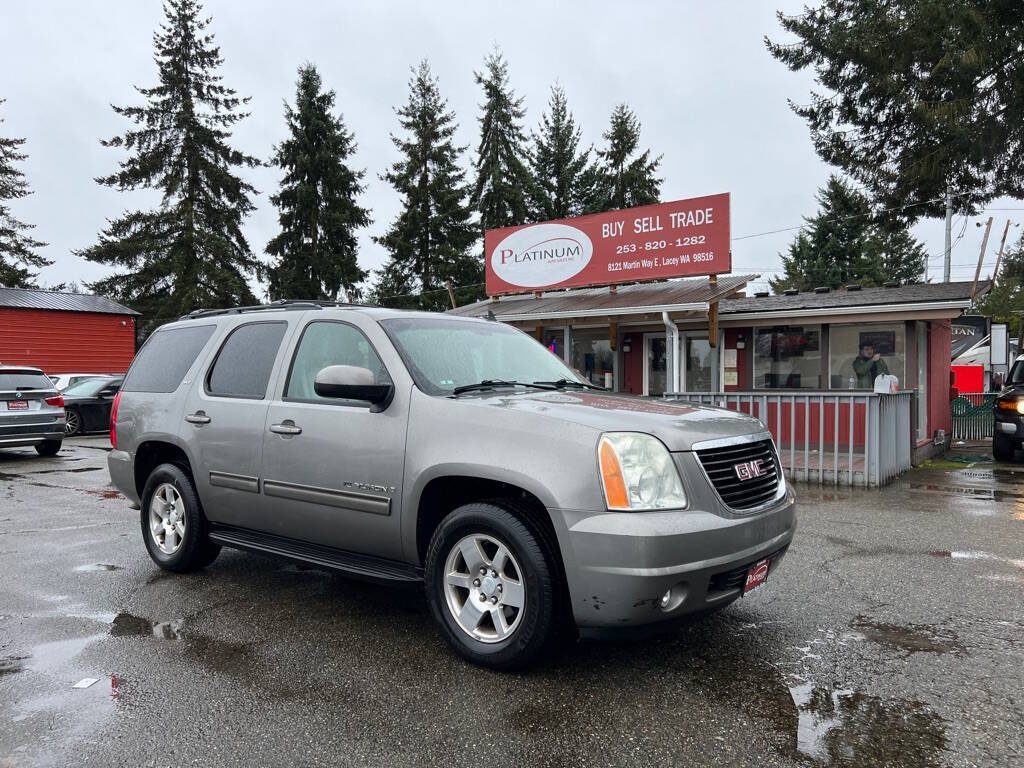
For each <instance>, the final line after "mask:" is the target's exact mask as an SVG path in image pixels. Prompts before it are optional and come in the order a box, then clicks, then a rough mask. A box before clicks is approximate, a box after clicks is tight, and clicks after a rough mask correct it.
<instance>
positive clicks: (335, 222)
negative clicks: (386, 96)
mask: <svg viewBox="0 0 1024 768" xmlns="http://www.w3.org/2000/svg"><path fill="white" fill-rule="evenodd" d="M322 88H323V85H322V82H321V79H320V74H319V73H318V72H317V70H316V67H314V66H313V65H312V64H306V65H305V66H303V67H301V68H300V69H299V80H298V83H297V85H296V93H295V108H294V109H293V108H292V107H291V106H289V105H288V104H285V120H286V122H287V123H288V130H289V136H288V138H287V139H285V141H283V142H281V144H279V145H278V146H276V147H275V148H274V156H273V160H272V162H273V163H274V164H275V165H277V166H278V167H279V168H281V169H282V170H283V171H284V178H283V179H282V181H281V188H280V190H279V191H278V192H277V194H275V195H273V196H271V198H270V199H271V201H272V202H273V203H274V205H276V206H277V209H278V221H279V222H280V225H281V232H280V234H278V235H277V236H276V237H275V238H274V239H273V240H271V241H270V242H269V243H267V248H266V250H267V253H268V254H270V255H271V256H275V257H277V260H276V261H275V262H274V264H273V265H272V266H271V267H270V268H269V269H268V270H267V271H268V276H269V282H270V287H269V293H270V297H271V298H272V299H278V298H312V299H337V298H339V294H340V295H341V296H342V297H343V298H346V299H355V298H357V297H358V296H359V287H358V286H359V283H361V282H362V281H363V280H364V279H365V278H366V271H365V270H363V269H360V268H359V263H358V261H357V259H356V256H357V251H358V242H357V240H356V234H355V232H356V230H357V229H359V228H360V227H365V226H368V225H369V224H370V213H369V211H368V210H367V209H365V208H362V207H360V206H359V205H358V204H357V203H356V198H357V197H358V195H359V194H360V193H361V192H362V191H363V189H364V187H363V185H362V184H361V183H360V182H361V180H362V178H363V176H364V171H354V170H352V169H351V168H349V167H348V165H346V161H347V160H348V159H349V158H350V157H351V156H352V154H353V153H354V152H355V150H356V144H355V140H354V138H353V136H352V134H351V133H349V132H348V131H347V130H346V129H345V124H344V122H343V121H342V118H341V116H340V115H339V116H338V117H335V116H334V114H333V110H334V100H335V94H334V91H333V90H332V91H323V90H322Z"/></svg>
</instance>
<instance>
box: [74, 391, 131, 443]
mask: <svg viewBox="0 0 1024 768" xmlns="http://www.w3.org/2000/svg"><path fill="white" fill-rule="evenodd" d="M122 381H124V379H123V377H121V376H97V377H94V378H90V379H83V380H82V381H80V382H78V383H77V384H72V385H71V386H70V387H68V388H67V389H65V390H64V410H65V412H66V415H67V418H66V420H65V426H64V434H65V436H66V437H71V436H73V435H81V434H85V433H86V432H101V431H102V432H105V431H107V430H108V429H110V407H111V406H112V405H113V404H114V396H115V395H116V394H117V392H118V390H120V389H121V382H122Z"/></svg>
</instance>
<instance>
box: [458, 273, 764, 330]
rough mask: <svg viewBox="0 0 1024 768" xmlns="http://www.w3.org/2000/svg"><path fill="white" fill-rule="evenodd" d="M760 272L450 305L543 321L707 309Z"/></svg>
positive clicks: (466, 313)
mask: <svg viewBox="0 0 1024 768" xmlns="http://www.w3.org/2000/svg"><path fill="white" fill-rule="evenodd" d="M758 277H759V275H721V276H719V277H718V280H717V282H716V283H713V282H711V281H710V280H709V279H708V278H706V277H702V278H699V279H690V280H667V281H664V282H657V283H634V284H632V285H620V286H618V288H617V289H615V290H614V291H613V290H611V289H609V288H607V287H601V288H580V289H575V290H565V291H546V292H543V293H540V294H539V295H537V294H526V295H514V296H502V297H501V299H500V300H495V299H484V300H483V301H478V302H476V303H474V304H467V305H466V306H464V307H456V308H455V309H451V310H449V313H450V314H454V315H462V316H463V317H485V316H489V313H493V314H494V317H495V319H497V320H501V321H503V322H529V321H535V322H542V321H545V320H562V319H566V318H576V317H579V318H584V317H609V318H612V317H624V316H629V315H646V314H655V313H656V314H661V313H662V312H670V313H678V312H698V313H705V314H706V313H707V312H708V310H709V308H710V306H711V304H712V303H713V302H716V301H720V300H722V299H724V298H726V297H727V296H733V295H735V294H736V293H737V292H739V291H742V290H743V289H744V287H745V286H746V285H747V283H749V282H750V281H752V280H756V279H757V278H758Z"/></svg>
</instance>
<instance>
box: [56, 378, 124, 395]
mask: <svg viewBox="0 0 1024 768" xmlns="http://www.w3.org/2000/svg"><path fill="white" fill-rule="evenodd" d="M111 381H113V379H82V380H81V381H77V382H75V383H74V384H72V385H71V386H70V387H68V388H67V389H65V390H64V396H65V397H94V396H95V395H96V393H97V392H99V391H100V390H101V389H103V388H104V387H106V386H108V385H109V384H110V382H111Z"/></svg>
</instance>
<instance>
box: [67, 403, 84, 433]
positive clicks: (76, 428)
mask: <svg viewBox="0 0 1024 768" xmlns="http://www.w3.org/2000/svg"><path fill="white" fill-rule="evenodd" d="M64 414H65V417H66V418H67V420H66V421H65V422H64V437H74V436H75V435H80V434H82V433H83V432H84V431H85V430H83V429H82V413H81V411H79V410H78V409H77V408H65V409H64Z"/></svg>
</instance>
